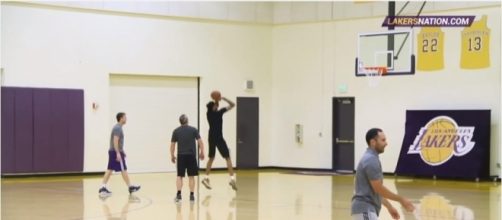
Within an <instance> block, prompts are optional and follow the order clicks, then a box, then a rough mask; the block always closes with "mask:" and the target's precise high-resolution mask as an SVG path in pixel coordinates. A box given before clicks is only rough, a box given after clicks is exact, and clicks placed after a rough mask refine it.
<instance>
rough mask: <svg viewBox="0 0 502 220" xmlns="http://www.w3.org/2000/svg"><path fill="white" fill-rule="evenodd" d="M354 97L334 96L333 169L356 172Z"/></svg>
mask: <svg viewBox="0 0 502 220" xmlns="http://www.w3.org/2000/svg"><path fill="white" fill-rule="evenodd" d="M354 101H355V100H354V98H353V97H335V98H333V136H332V137H333V170H334V171H336V172H342V173H353V172H354V110H355V109H354V106H355V103H354Z"/></svg>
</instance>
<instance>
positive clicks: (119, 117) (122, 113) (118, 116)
mask: <svg viewBox="0 0 502 220" xmlns="http://www.w3.org/2000/svg"><path fill="white" fill-rule="evenodd" d="M124 115H125V113H124V112H119V113H117V116H115V118H117V122H119V121H120V119H122V117H124Z"/></svg>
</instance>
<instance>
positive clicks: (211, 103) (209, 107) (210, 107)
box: [206, 101, 216, 109]
mask: <svg viewBox="0 0 502 220" xmlns="http://www.w3.org/2000/svg"><path fill="white" fill-rule="evenodd" d="M215 104H216V103H214V102H213V101H210V102H208V103H207V105H206V107H207V109H213V107H214V105H215Z"/></svg>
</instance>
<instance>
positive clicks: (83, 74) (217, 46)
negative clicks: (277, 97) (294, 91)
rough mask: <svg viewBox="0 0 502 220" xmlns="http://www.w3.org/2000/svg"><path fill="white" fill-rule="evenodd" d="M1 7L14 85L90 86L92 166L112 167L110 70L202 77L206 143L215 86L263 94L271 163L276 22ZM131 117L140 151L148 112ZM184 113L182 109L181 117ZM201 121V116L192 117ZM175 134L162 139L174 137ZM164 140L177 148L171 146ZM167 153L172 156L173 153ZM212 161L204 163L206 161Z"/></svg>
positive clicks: (229, 119)
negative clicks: (141, 119) (142, 118)
mask: <svg viewBox="0 0 502 220" xmlns="http://www.w3.org/2000/svg"><path fill="white" fill-rule="evenodd" d="M1 10H2V25H1V26H2V33H1V34H2V64H3V65H4V70H5V71H4V80H5V81H4V85H5V86H25V87H48V88H82V89H84V91H85V92H84V93H85V94H84V101H85V106H84V107H85V111H84V112H85V155H84V172H102V171H103V170H104V169H106V163H107V157H108V156H107V153H106V151H107V148H108V145H109V138H110V137H109V135H110V131H111V130H110V129H111V124H112V122H113V118H112V115H113V114H114V111H115V110H114V109H113V107H112V106H111V103H110V100H111V97H110V95H111V94H110V82H109V80H110V73H134V74H136V75H147V76H151V75H155V76H168V77H201V85H200V92H201V99H200V100H201V109H200V118H201V123H200V125H201V126H200V132H201V135H202V137H203V138H204V141H205V142H206V145H207V132H208V125H207V120H206V116H205V111H206V107H205V103H206V102H208V101H209V93H210V92H211V91H212V90H214V89H219V90H221V91H222V94H223V95H224V96H228V98H231V99H233V100H234V101H236V97H237V96H255V97H260V110H261V112H260V117H261V118H260V146H261V149H263V150H260V165H261V166H269V165H270V160H271V158H270V156H269V151H267V150H265V149H268V148H269V143H270V139H269V138H270V136H269V133H270V131H269V128H270V119H269V117H270V114H269V112H270V98H269V94H270V93H271V92H270V81H271V74H270V70H271V30H272V28H271V26H269V25H261V24H249V25H242V24H238V23H222V22H217V21H216V22H215V21H207V20H197V21H194V20H183V19H172V18H168V17H159V16H136V15H130V14H120V13H114V12H96V11H86V10H79V9H64V8H54V7H51V6H36V5H30V4H25V3H13V2H8V3H6V2H2V3H1ZM246 80H253V81H254V82H255V89H254V90H253V91H246V90H245V87H244V83H245V81H246ZM162 101H163V100H159V102H162ZM93 102H96V103H98V104H99V108H98V109H97V110H93V109H92V103H93ZM148 102H150V100H149V101H148ZM138 104H141V103H138ZM235 112H236V111H235V110H232V111H230V112H229V113H228V114H227V115H226V116H225V118H224V123H225V125H224V131H223V133H224V134H225V138H226V140H227V143H228V145H229V147H230V149H231V153H232V154H231V156H233V158H235V150H236V149H235V146H236V144H235V143H236V138H235V133H236V126H235V124H236V114H235ZM130 113H131V112H129V114H130ZM129 116H130V124H128V125H126V127H125V129H126V130H125V132H127V133H126V139H125V145H126V148H127V149H128V150H132V148H133V147H135V146H133V143H130V142H129V141H131V138H133V137H132V136H134V135H133V134H131V133H130V132H129V131H130V130H128V129H134V128H133V125H134V123H136V122H137V121H136V119H137V118H138V117H136V116H134V115H129ZM177 116H178V115H177V114H176V115H173V117H175V118H174V119H176V118H177ZM191 121H192V122H194V121H195V120H194V117H192V116H191ZM166 130H167V129H166ZM168 132H169V134H164V135H163V136H162V137H168V136H170V131H168ZM148 138H149V137H145V140H148ZM166 140H168V139H167V138H166ZM164 146H165V148H168V146H167V144H166V145H164ZM145 152H148V151H145ZM155 152H156V151H152V153H155ZM164 156H165V158H164V160H165V161H164V162H163V163H164V164H166V163H168V161H169V155H164ZM133 157H134V155H133V154H132V153H130V155H129V159H130V160H131V161H130V163H133V164H129V168H130V169H132V170H136V171H139V170H137V169H139V168H141V167H143V166H146V165H145V164H141V165H138V166H140V167H138V168H135V167H134V166H136V165H135V164H134V163H135V162H134V159H133ZM206 161H207V160H205V161H204V162H202V163H201V166H202V167H205V162H206ZM234 162H235V160H234ZM158 166H160V165H158ZM214 166H215V167H217V168H220V167H225V161H224V160H223V159H221V158H219V157H218V158H217V159H216V160H215V163H214Z"/></svg>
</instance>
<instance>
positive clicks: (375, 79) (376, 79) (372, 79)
mask: <svg viewBox="0 0 502 220" xmlns="http://www.w3.org/2000/svg"><path fill="white" fill-rule="evenodd" d="M358 69H359V72H360V73H363V74H364V75H365V76H366V79H367V81H368V85H369V86H370V87H377V86H378V85H379V84H380V79H381V78H382V75H383V74H385V73H387V68H386V67H367V66H364V65H363V63H362V62H359V67H358Z"/></svg>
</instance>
